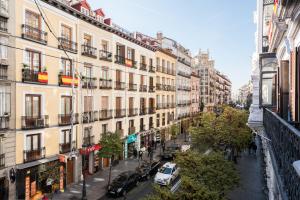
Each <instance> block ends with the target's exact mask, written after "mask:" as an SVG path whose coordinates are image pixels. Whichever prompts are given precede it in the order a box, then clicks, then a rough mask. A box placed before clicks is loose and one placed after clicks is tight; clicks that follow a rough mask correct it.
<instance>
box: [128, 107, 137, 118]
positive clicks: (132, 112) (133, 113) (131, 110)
mask: <svg viewBox="0 0 300 200" xmlns="http://www.w3.org/2000/svg"><path fill="white" fill-rule="evenodd" d="M138 112H139V109H138V108H129V109H128V117H134V116H137V115H138Z"/></svg>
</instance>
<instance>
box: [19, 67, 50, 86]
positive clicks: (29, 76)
mask: <svg viewBox="0 0 300 200" xmlns="http://www.w3.org/2000/svg"><path fill="white" fill-rule="evenodd" d="M22 82H26V83H37V84H43V85H46V84H48V73H47V72H46V71H45V72H41V71H35V70H31V69H29V68H28V67H25V68H23V69H22Z"/></svg>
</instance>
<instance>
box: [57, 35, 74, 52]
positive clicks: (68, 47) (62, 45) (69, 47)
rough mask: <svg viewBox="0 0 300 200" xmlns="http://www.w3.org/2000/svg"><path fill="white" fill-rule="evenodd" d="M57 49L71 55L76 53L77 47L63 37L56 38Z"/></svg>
mask: <svg viewBox="0 0 300 200" xmlns="http://www.w3.org/2000/svg"><path fill="white" fill-rule="evenodd" d="M58 48H59V49H63V50H65V51H69V52H71V53H77V52H78V45H77V43H76V42H73V41H72V40H68V39H66V38H63V37H59V38H58Z"/></svg>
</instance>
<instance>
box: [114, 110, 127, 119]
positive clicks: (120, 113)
mask: <svg viewBox="0 0 300 200" xmlns="http://www.w3.org/2000/svg"><path fill="white" fill-rule="evenodd" d="M125 116H126V109H116V110H115V118H123V117H125Z"/></svg>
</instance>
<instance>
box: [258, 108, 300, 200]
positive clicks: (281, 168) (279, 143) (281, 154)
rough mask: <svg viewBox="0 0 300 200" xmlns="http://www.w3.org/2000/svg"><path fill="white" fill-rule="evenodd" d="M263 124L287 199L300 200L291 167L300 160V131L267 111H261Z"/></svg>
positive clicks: (297, 181)
mask: <svg viewBox="0 0 300 200" xmlns="http://www.w3.org/2000/svg"><path fill="white" fill-rule="evenodd" d="M263 124H264V128H265V131H266V135H267V137H268V138H269V139H270V140H271V141H270V142H269V144H270V147H271V152H272V153H271V155H272V154H273V155H274V160H275V162H276V164H277V170H276V172H277V173H278V175H279V176H280V177H281V178H282V182H283V188H284V190H285V191H286V193H287V196H288V199H290V198H291V199H295V200H296V199H300V190H299V185H300V179H299V176H298V175H297V173H296V171H295V169H294V168H293V165H292V163H293V162H294V161H297V160H300V150H299V147H300V131H299V130H298V129H296V128H295V127H293V126H292V125H291V124H289V123H287V122H286V121H284V120H283V119H282V118H280V117H279V116H278V115H277V114H275V113H274V112H272V111H270V110H268V109H264V111H263ZM281 186H282V185H281Z"/></svg>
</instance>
